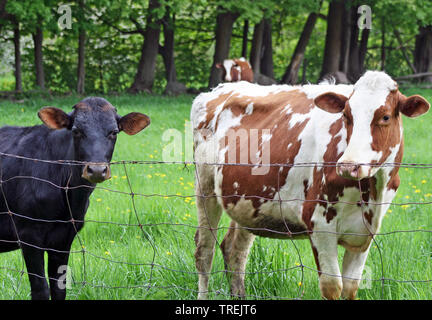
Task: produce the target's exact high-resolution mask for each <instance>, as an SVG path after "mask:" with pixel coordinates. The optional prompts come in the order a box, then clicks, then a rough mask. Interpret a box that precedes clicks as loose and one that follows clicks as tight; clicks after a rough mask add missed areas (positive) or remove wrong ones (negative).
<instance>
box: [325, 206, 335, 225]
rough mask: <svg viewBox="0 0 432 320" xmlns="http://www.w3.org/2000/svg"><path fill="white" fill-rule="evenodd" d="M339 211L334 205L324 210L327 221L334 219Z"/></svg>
mask: <svg viewBox="0 0 432 320" xmlns="http://www.w3.org/2000/svg"><path fill="white" fill-rule="evenodd" d="M336 215H337V211H336V209H335V208H334V207H330V208H328V209H327V211H325V212H324V216H325V217H326V221H327V223H329V222H330V221H332V220H333V218H334V217H336Z"/></svg>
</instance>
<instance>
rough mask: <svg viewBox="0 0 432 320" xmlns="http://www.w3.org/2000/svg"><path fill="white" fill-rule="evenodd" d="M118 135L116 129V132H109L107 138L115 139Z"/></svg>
mask: <svg viewBox="0 0 432 320" xmlns="http://www.w3.org/2000/svg"><path fill="white" fill-rule="evenodd" d="M118 133H119V131H118V130H117V129H116V130H113V131H111V132H110V133H109V134H108V138H110V139H115V138H116V137H117V134H118Z"/></svg>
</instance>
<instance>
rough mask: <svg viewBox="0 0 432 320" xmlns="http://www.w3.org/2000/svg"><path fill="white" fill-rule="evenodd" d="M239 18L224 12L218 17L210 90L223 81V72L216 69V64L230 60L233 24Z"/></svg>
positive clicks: (236, 15)
mask: <svg viewBox="0 0 432 320" xmlns="http://www.w3.org/2000/svg"><path fill="white" fill-rule="evenodd" d="M237 17H238V14H236V13H232V12H222V13H219V14H218V15H217V17H216V31H215V35H216V46H215V53H214V56H213V65H212V67H211V71H210V79H209V88H213V87H215V86H217V85H218V84H219V83H220V82H221V81H222V74H221V71H220V69H218V68H216V64H217V63H222V62H223V61H224V60H225V59H227V58H228V55H229V49H230V44H231V36H232V29H233V24H234V21H235V20H236V19H237Z"/></svg>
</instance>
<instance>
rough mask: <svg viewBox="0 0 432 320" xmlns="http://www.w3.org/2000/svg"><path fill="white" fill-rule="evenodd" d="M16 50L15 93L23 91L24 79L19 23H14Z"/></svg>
mask: <svg viewBox="0 0 432 320" xmlns="http://www.w3.org/2000/svg"><path fill="white" fill-rule="evenodd" d="M13 23H14V30H13V33H14V37H13V42H14V49H15V91H18V92H20V91H22V78H21V48H20V37H21V35H20V29H19V23H18V21H14V22H13Z"/></svg>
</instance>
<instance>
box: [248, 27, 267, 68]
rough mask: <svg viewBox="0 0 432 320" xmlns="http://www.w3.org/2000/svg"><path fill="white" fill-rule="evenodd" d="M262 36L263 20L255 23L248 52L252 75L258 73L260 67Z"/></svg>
mask: <svg viewBox="0 0 432 320" xmlns="http://www.w3.org/2000/svg"><path fill="white" fill-rule="evenodd" d="M263 35H264V19H262V20H261V21H260V22H259V23H257V24H256V25H255V27H254V33H253V38H252V47H251V52H250V63H251V65H252V70H253V72H254V75H255V74H257V73H259V72H260V69H261V67H260V65H261V53H262V44H263Z"/></svg>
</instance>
